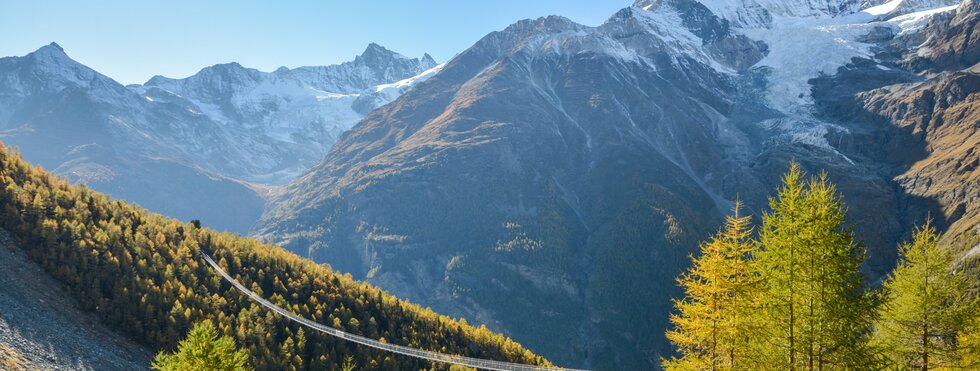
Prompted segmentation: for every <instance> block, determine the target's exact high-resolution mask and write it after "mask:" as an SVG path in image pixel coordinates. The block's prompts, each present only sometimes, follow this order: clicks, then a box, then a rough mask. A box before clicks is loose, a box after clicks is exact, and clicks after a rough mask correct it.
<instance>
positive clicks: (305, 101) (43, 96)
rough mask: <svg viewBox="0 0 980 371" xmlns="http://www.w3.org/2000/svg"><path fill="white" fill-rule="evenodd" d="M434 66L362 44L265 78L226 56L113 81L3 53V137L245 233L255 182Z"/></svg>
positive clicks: (325, 142) (55, 59)
mask: <svg viewBox="0 0 980 371" xmlns="http://www.w3.org/2000/svg"><path fill="white" fill-rule="evenodd" d="M435 67H436V63H435V61H433V60H432V58H431V57H429V56H428V55H425V56H423V57H422V58H407V57H404V56H402V55H400V54H397V53H395V52H392V51H390V50H387V49H385V48H383V47H381V46H379V45H377V44H371V45H369V46H368V47H367V49H366V50H365V51H364V53H363V54H362V55H360V56H358V57H357V58H355V59H354V61H351V62H346V63H343V64H339V65H332V66H322V67H300V68H296V69H292V70H290V69H286V68H280V69H278V70H276V71H274V72H271V73H266V72H260V71H257V70H254V69H248V68H245V67H242V66H241V65H238V64H237V63H229V64H222V65H216V66H211V67H207V68H205V69H203V70H201V71H200V72H199V73H197V74H195V75H194V76H191V77H188V78H185V79H169V78H165V77H161V76H157V77H154V78H152V79H150V81H148V82H147V83H146V84H144V85H131V86H122V85H120V84H118V83H116V82H115V81H113V80H112V79H110V78H108V77H106V76H104V75H102V74H99V73H98V72H96V71H93V70H92V69H90V68H88V67H85V66H84V65H82V64H79V63H77V62H75V61H74V60H72V59H71V58H70V57H69V56H68V55H67V54H66V53H65V51H64V50H63V49H62V48H61V47H60V46H59V45H57V44H55V43H52V44H51V45H47V46H44V47H42V48H40V49H38V50H37V51H35V52H34V53H31V54H28V55H26V56H24V57H8V58H3V59H2V60H0V81H3V82H4V83H3V84H2V86H0V139H2V140H3V141H4V142H6V143H9V144H11V145H16V146H19V147H20V150H21V151H22V152H23V154H24V156H25V157H26V158H28V159H30V160H31V161H33V162H36V163H39V164H41V165H43V166H45V167H46V168H49V169H52V170H54V171H55V172H57V173H59V174H63V175H66V176H68V177H69V178H70V179H72V180H74V181H82V182H85V183H86V184H88V185H89V186H91V187H93V188H94V189H96V190H99V191H104V192H107V193H109V194H111V195H114V196H117V197H120V198H123V199H126V200H130V201H134V202H137V203H139V204H141V205H143V206H145V207H147V208H149V209H150V210H153V211H157V212H161V213H164V214H167V215H171V216H174V217H178V218H181V219H185V220H189V219H201V220H204V221H206V222H207V223H209V224H210V225H213V226H214V227H216V228H218V229H228V230H231V231H236V232H240V233H244V232H246V231H247V230H248V229H249V227H250V226H251V224H252V223H253V222H254V221H255V220H256V219H257V218H258V216H259V214H260V213H261V212H262V209H263V207H264V202H265V201H264V200H263V199H262V196H261V193H263V192H265V191H266V190H267V188H266V187H264V186H263V185H266V184H277V183H283V182H286V181H288V180H289V179H291V178H292V177H294V176H295V175H296V174H298V173H300V172H302V171H304V170H305V169H307V168H308V167H309V166H310V165H311V164H313V163H314V162H315V161H317V160H318V159H320V158H321V157H322V156H323V155H324V154H325V153H326V150H327V149H328V148H330V146H331V145H332V144H333V143H334V141H336V139H337V137H338V136H339V135H340V134H341V133H342V132H343V131H345V130H347V129H348V128H350V127H351V126H353V125H354V124H355V123H356V122H357V121H358V120H359V119H360V118H361V117H362V116H363V115H364V114H365V113H366V112H368V111H370V110H371V109H373V108H374V107H377V106H379V105H381V104H384V103H386V102H388V101H390V100H391V99H393V98H394V97H397V96H398V95H399V94H400V93H401V92H402V91H404V90H406V89H407V88H408V87H410V86H411V85H412V84H414V83H415V82H417V81H421V80H424V79H425V78H426V77H427V76H429V75H431V74H432V73H434V72H435V71H436V70H437V69H434V68H435Z"/></svg>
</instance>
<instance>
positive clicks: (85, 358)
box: [0, 230, 152, 370]
mask: <svg viewBox="0 0 980 371" xmlns="http://www.w3.org/2000/svg"><path fill="white" fill-rule="evenodd" d="M151 357H152V354H151V353H150V352H149V351H147V350H146V349H144V348H142V347H140V346H139V345H136V344H135V343H133V342H132V341H130V340H127V339H125V338H123V337H121V336H119V335H117V334H115V333H114V332H112V331H111V330H109V329H108V328H106V327H105V326H104V325H102V324H101V323H100V322H99V321H98V319H97V318H95V316H93V315H91V314H89V313H86V312H83V311H82V310H81V309H80V308H78V306H77V305H76V303H75V302H74V300H73V299H72V298H71V297H69V296H68V294H67V293H66V292H65V291H64V290H63V289H62V287H61V284H59V283H58V282H57V281H55V280H54V279H52V278H51V277H49V276H48V275H47V274H46V273H44V271H42V270H41V269H40V268H39V267H38V266H37V265H35V264H34V263H33V262H32V261H30V260H29V259H28V258H27V256H26V254H24V253H23V251H21V250H19V249H18V248H17V246H16V245H15V243H14V241H13V239H12V238H11V237H10V235H9V234H8V233H7V232H6V231H3V230H0V370H34V369H40V370H145V369H147V368H148V366H149V364H150V359H151Z"/></svg>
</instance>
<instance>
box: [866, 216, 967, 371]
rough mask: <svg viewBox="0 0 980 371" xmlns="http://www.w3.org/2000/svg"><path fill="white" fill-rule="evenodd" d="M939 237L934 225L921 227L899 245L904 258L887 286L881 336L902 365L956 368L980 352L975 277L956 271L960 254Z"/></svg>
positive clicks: (878, 337)
mask: <svg viewBox="0 0 980 371" xmlns="http://www.w3.org/2000/svg"><path fill="white" fill-rule="evenodd" d="M938 241H939V235H938V234H937V233H936V229H935V228H933V226H932V225H931V223H929V222H927V223H926V224H925V226H923V227H921V228H918V229H917V230H916V231H915V232H914V233H913V236H912V242H911V243H906V244H903V245H902V246H900V247H899V253H900V259H901V260H900V261H899V264H898V267H896V268H895V270H894V271H893V272H892V274H891V275H889V277H888V279H887V281H886V282H885V284H884V290H885V293H886V295H887V302H886V303H885V304H884V307H883V309H882V315H881V318H880V320H879V321H878V323H877V326H876V331H875V335H876V336H875V338H876V340H877V342H879V343H880V344H881V347H882V349H885V352H886V353H887V355H888V358H889V360H890V361H891V362H892V364H893V365H894V366H895V367H896V368H898V369H907V370H930V369H937V368H945V367H950V368H956V367H959V366H960V365H962V364H963V362H967V363H972V362H973V360H971V359H970V358H969V357H970V356H975V354H971V353H972V352H980V349H976V348H974V347H975V345H974V344H972V342H973V341H976V340H975V339H973V338H971V337H976V334H975V333H971V332H970V331H975V330H973V329H971V327H972V326H971V324H972V322H973V321H974V320H975V317H976V315H977V311H980V306H978V302H977V300H976V298H974V297H973V295H971V294H970V292H969V289H970V286H971V279H972V278H971V277H970V276H969V275H967V274H965V273H964V272H963V271H956V270H953V269H952V267H953V263H954V260H955V257H954V256H953V253H952V252H951V251H950V250H949V249H946V248H943V247H940V246H939V244H938ZM971 340H972V341H971ZM964 357H966V358H964ZM974 366H980V365H974Z"/></svg>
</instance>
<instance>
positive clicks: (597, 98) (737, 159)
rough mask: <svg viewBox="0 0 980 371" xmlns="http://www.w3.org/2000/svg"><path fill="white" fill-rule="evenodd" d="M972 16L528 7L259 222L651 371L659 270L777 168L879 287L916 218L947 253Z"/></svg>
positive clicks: (750, 1) (732, 6) (570, 360)
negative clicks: (833, 213) (587, 11)
mask: <svg viewBox="0 0 980 371" xmlns="http://www.w3.org/2000/svg"><path fill="white" fill-rule="evenodd" d="M978 8H980V6H978V5H977V4H976V2H974V1H966V2H963V3H962V4H958V3H957V2H955V1H945V0H936V1H904V0H895V1H891V2H888V3H881V2H860V1H855V0H822V1H813V0H786V1H769V0H725V1H704V2H699V1H694V0H644V1H637V2H636V3H634V4H633V5H632V6H629V7H627V8H624V9H623V10H621V11H619V12H617V13H616V14H614V15H612V16H611V17H610V18H609V19H608V20H607V21H606V22H604V23H603V24H601V25H599V26H597V27H588V26H583V25H580V24H576V23H574V22H572V21H570V20H568V19H566V18H562V17H557V16H551V17H544V18H539V19H536V20H524V21H520V22H517V23H515V24H513V25H511V26H509V27H507V28H506V29H504V30H502V31H498V32H493V33H491V34H489V35H487V36H486V37H484V38H483V39H481V40H480V41H478V42H477V43H476V44H474V45H473V46H472V47H470V48H469V49H467V50H465V51H463V52H462V53H460V54H459V55H458V56H456V57H455V58H453V59H452V60H450V61H449V62H447V63H446V65H445V66H444V67H443V68H442V70H441V71H440V72H439V73H438V74H435V75H434V76H432V77H431V78H429V79H428V80H426V81H425V82H423V83H420V84H418V85H417V86H416V87H415V88H413V89H412V90H410V91H408V92H407V93H405V94H404V95H402V96H401V97H399V98H398V99H396V100H395V101H394V102H392V103H390V104H388V105H385V106H382V107H381V108H379V109H377V110H375V111H373V112H371V113H370V114H368V115H367V116H366V117H365V118H364V120H362V121H361V122H360V123H359V124H358V125H356V126H354V127H353V128H352V129H351V130H350V131H349V132H348V133H347V134H346V135H344V136H343V137H342V138H341V139H340V140H339V141H338V142H337V143H336V144H335V145H334V147H333V148H332V149H331V150H330V152H329V153H328V155H327V156H326V157H325V158H324V159H323V160H322V161H320V162H319V163H317V164H316V165H315V166H314V167H313V168H312V169H311V170H310V171H309V172H307V173H306V174H304V175H302V176H300V177H298V178H296V179H295V180H294V181H293V182H291V183H290V184H288V185H287V186H286V188H285V191H283V192H282V193H281V194H278V195H277V196H276V197H275V198H274V201H273V203H272V205H273V206H272V207H271V208H270V209H269V210H268V211H267V212H266V213H265V214H264V215H263V217H262V219H261V220H260V222H259V223H258V224H257V226H256V228H255V229H254V230H253V233H255V234H256V235H258V236H260V237H262V238H264V239H267V240H270V241H274V242H277V243H281V244H283V245H284V246H285V247H287V248H288V249H291V250H293V251H295V252H297V253H299V254H302V255H304V256H307V257H309V258H311V259H313V260H315V261H321V262H329V263H330V264H331V265H333V266H334V267H335V268H338V269H340V270H342V271H348V272H352V273H353V274H354V276H355V277H359V278H364V279H367V280H368V281H370V282H372V283H375V284H377V285H379V286H380V287H383V288H385V289H387V290H390V291H392V292H395V293H398V294H399V295H404V296H405V297H407V298H409V299H411V300H413V301H417V302H421V303H425V304H426V305H431V306H432V307H433V308H434V309H436V310H439V311H442V312H446V313H450V314H451V315H460V316H463V317H465V318H468V319H471V320H473V321H476V322H481V323H488V324H490V326H491V328H493V329H497V330H500V331H503V332H505V333H508V334H511V335H512V336H514V337H515V338H516V339H519V340H520V341H522V343H524V344H526V345H528V346H529V347H531V348H532V349H535V350H536V351H538V352H541V353H542V354H545V355H547V356H548V357H550V358H552V359H555V360H558V361H559V363H562V364H569V365H574V366H580V367H586V368H593V367H594V368H598V369H651V368H656V367H658V363H659V361H658V360H659V358H660V357H662V356H665V355H668V354H670V351H671V350H670V348H669V347H668V345H667V342H666V340H665V338H664V336H663V333H664V330H665V329H666V326H667V314H668V313H669V311H670V306H671V298H672V297H675V295H676V294H677V288H676V286H675V284H674V277H676V276H677V274H679V273H680V271H681V270H682V269H683V268H684V267H686V266H687V264H688V262H689V259H688V257H689V255H690V254H692V253H694V251H696V250H695V249H696V247H697V245H698V241H700V240H703V239H704V238H705V237H706V236H709V235H710V234H711V233H712V231H713V230H714V229H715V228H717V226H718V225H719V224H720V222H721V218H722V216H724V215H725V214H727V213H728V212H729V210H730V208H731V204H732V202H733V201H734V200H736V199H741V200H742V201H744V202H745V204H746V205H747V207H748V208H749V210H750V211H751V212H752V213H753V214H755V215H756V216H758V215H759V214H760V213H761V212H763V211H764V210H765V207H766V204H767V199H768V197H769V196H770V195H771V192H772V191H771V190H773V189H775V187H776V185H777V184H778V182H779V179H780V176H781V174H782V173H783V172H784V171H785V170H786V169H787V167H788V163H789V162H790V161H791V160H795V161H797V162H799V163H801V164H802V166H803V167H804V168H806V169H807V170H808V171H810V172H812V173H819V172H822V171H826V172H827V174H828V176H829V177H830V179H831V180H832V181H833V182H835V183H836V184H838V186H839V190H840V191H841V192H842V194H843V195H844V201H845V202H846V203H847V205H848V210H849V213H848V215H849V222H850V223H852V224H853V225H854V226H855V230H856V232H857V235H858V236H859V237H860V238H861V239H862V240H863V241H864V243H865V244H866V245H867V246H868V251H869V252H868V254H869V256H868V263H867V265H866V267H865V271H866V272H867V274H868V275H869V276H871V277H872V278H873V279H877V278H881V277H883V275H884V274H886V273H887V272H888V271H889V270H890V269H891V268H892V267H893V265H894V263H895V259H896V245H897V243H898V242H900V241H901V240H903V239H905V238H907V237H908V234H909V231H910V230H911V229H912V228H913V226H914V225H916V224H920V223H922V222H924V220H925V219H926V218H927V217H928V216H930V215H931V217H932V218H934V219H936V223H937V224H938V225H940V226H942V228H943V229H944V230H946V231H947V237H946V238H947V242H948V243H950V244H951V245H952V244H955V241H957V240H959V239H960V238H961V237H962V236H965V235H968V234H971V233H975V231H976V228H977V224H978V221H980V220H978V215H980V209H978V207H977V205H978V202H977V201H978V199H977V197H978V189H977V184H980V182H978V179H980V178H978V177H980V171H978V170H977V162H978V161H980V156H978V153H977V151H976V149H977V148H978V144H980V143H978V138H980V137H978V135H977V125H978V124H977V123H978V122H980V120H978V116H977V109H978V108H980V106H978V105H977V101H978V99H980V95H978V94H977V93H978V92H980V83H978V81H980V80H977V79H978V75H977V72H978V71H977V67H976V64H977V62H980V58H978V57H980V55H978V51H980V47H978V44H977V38H978V36H980V33H975V32H973V28H974V25H975V24H976V23H977V20H978V17H980V10H978ZM977 250H978V249H977V248H974V249H973V251H974V253H975V252H976V251H977ZM555 339H563V340H562V341H555Z"/></svg>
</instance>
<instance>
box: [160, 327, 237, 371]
mask: <svg viewBox="0 0 980 371" xmlns="http://www.w3.org/2000/svg"><path fill="white" fill-rule="evenodd" d="M153 369H155V370H160V371H199V370H209V371H211V370H213V371H244V370H251V369H252V368H251V367H250V366H248V354H247V353H245V350H242V349H238V350H236V349H235V341H234V340H232V338H230V337H227V336H221V337H219V336H218V330H217V329H216V328H215V327H214V325H212V324H211V322H210V321H204V322H201V323H198V324H196V325H194V328H192V329H191V331H190V333H188V335H187V339H184V340H182V341H181V342H180V344H179V345H178V346H177V351H176V352H175V353H173V354H166V353H164V352H160V353H159V354H157V356H156V359H155V360H154V361H153Z"/></svg>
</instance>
